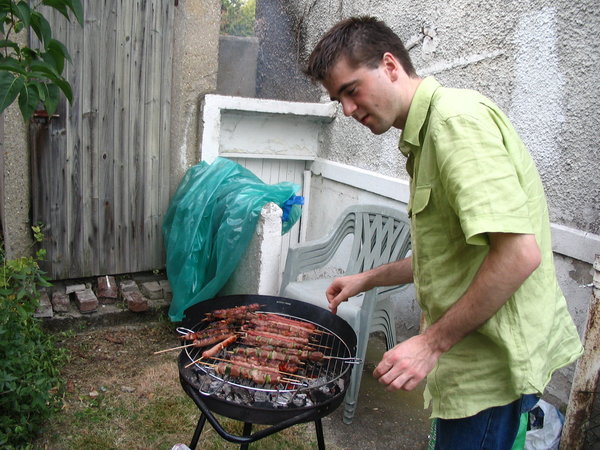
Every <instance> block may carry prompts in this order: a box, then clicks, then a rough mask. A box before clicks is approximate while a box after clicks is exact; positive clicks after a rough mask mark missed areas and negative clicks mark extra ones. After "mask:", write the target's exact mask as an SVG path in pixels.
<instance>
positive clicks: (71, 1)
mask: <svg viewBox="0 0 600 450" xmlns="http://www.w3.org/2000/svg"><path fill="white" fill-rule="evenodd" d="M65 1H66V2H67V5H68V6H69V8H71V11H73V14H74V15H75V18H76V19H77V22H79V25H83V6H81V1H80V0H65Z"/></svg>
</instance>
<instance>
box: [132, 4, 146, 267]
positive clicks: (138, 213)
mask: <svg viewBox="0 0 600 450" xmlns="http://www.w3.org/2000/svg"><path fill="white" fill-rule="evenodd" d="M132 3H133V21H132V28H131V65H130V69H131V71H130V90H129V92H130V96H129V102H130V106H131V110H130V115H129V121H128V126H129V127H130V128H131V130H130V136H129V148H128V153H129V155H130V156H129V157H128V159H129V166H130V171H129V174H128V175H129V180H130V181H129V187H130V192H129V199H128V201H127V204H128V206H129V208H130V210H131V211H132V224H131V225H132V235H131V242H130V245H131V249H130V259H129V261H128V266H129V267H131V268H132V269H133V270H134V271H137V270H138V266H139V262H140V258H142V257H143V255H144V254H143V249H142V245H141V244H142V242H143V235H144V225H145V224H144V215H143V207H142V206H143V201H144V189H143V182H144V178H143V175H144V170H145V167H144V162H145V148H144V139H143V136H144V129H145V124H144V120H143V105H144V98H143V95H144V92H145V84H146V76H145V75H146V73H145V71H144V70H143V67H144V63H145V61H144V56H145V53H144V40H143V36H144V25H145V22H146V2H145V1H144V2H142V1H139V0H135V1H133V2H132ZM141 114H142V115H141Z"/></svg>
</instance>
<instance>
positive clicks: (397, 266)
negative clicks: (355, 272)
mask: <svg viewBox="0 0 600 450" xmlns="http://www.w3.org/2000/svg"><path fill="white" fill-rule="evenodd" d="M364 275H365V277H366V278H365V280H366V281H365V284H366V287H367V289H365V290H369V289H372V288H374V287H377V286H395V285H397V284H408V283H412V282H413V272H412V256H409V257H408V258H404V259H401V260H400V261H394V262H391V263H388V264H384V265H382V266H379V267H375V268H374V269H371V270H368V271H366V272H364Z"/></svg>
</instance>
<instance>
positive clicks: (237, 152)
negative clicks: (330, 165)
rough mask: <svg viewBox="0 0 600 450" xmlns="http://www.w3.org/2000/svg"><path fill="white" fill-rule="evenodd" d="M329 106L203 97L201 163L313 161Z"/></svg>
mask: <svg viewBox="0 0 600 450" xmlns="http://www.w3.org/2000/svg"><path fill="white" fill-rule="evenodd" d="M335 112H336V104H335V102H327V103H303V102H287V101H280V100H268V99H257V98H245V97H230V96H225V95H213V94H210V95H206V96H205V97H204V99H203V102H202V120H203V122H204V125H203V129H202V144H201V145H202V147H201V149H200V150H201V154H202V160H203V161H207V162H208V163H212V162H213V161H214V160H215V158H217V156H224V157H234V158H235V157H237V158H271V159H302V160H313V159H314V158H315V157H316V155H317V151H318V146H319V140H318V138H319V133H320V131H321V128H322V125H323V123H328V122H331V121H332V120H333V118H334V117H335Z"/></svg>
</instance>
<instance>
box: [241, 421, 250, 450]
mask: <svg viewBox="0 0 600 450" xmlns="http://www.w3.org/2000/svg"><path fill="white" fill-rule="evenodd" d="M251 433H252V424H251V423H250V422H244V432H243V434H242V436H250V434H251ZM248 445H249V444H248V443H246V444H242V445H240V450H248Z"/></svg>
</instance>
